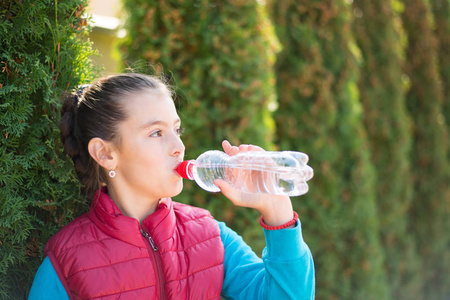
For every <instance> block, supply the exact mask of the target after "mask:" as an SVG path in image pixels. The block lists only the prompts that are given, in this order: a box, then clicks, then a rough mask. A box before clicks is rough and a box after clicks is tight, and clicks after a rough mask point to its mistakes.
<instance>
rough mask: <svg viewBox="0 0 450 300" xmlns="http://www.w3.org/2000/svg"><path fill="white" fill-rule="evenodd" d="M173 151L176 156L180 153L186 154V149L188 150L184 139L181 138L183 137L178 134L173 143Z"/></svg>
mask: <svg viewBox="0 0 450 300" xmlns="http://www.w3.org/2000/svg"><path fill="white" fill-rule="evenodd" d="M172 149H173V151H172V154H173V155H174V156H178V155H184V150H186V147H185V146H184V144H183V141H182V140H181V138H180V137H179V136H178V135H177V136H176V138H175V140H174V144H173V148H172Z"/></svg>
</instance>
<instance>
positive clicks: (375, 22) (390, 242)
mask: <svg viewBox="0 0 450 300" xmlns="http://www.w3.org/2000/svg"><path fill="white" fill-rule="evenodd" d="M353 9H354V11H355V15H356V17H355V20H354V23H353V25H354V33H355V37H356V40H357V44H358V47H359V49H360V50H361V63H360V74H361V76H360V79H359V83H358V87H359V91H360V98H361V103H362V104H363V109H364V124H365V128H366V129H367V132H368V139H369V142H370V148H371V151H372V161H373V162H374V164H375V166H376V174H377V178H376V182H375V185H376V190H375V192H376V199H377V206H378V210H379V220H380V232H381V237H382V245H383V248H384V250H385V252H386V262H385V270H386V273H387V276H388V279H389V287H390V289H391V297H392V299H405V300H409V299H419V297H420V294H421V288H422V285H423V283H422V279H423V276H422V275H421V273H420V259H419V257H418V255H417V251H416V249H415V247H414V245H415V240H414V235H412V234H411V233H410V232H409V230H408V223H409V219H408V217H409V216H408V214H407V212H408V210H409V208H410V207H411V200H412V179H411V165H410V157H409V154H410V151H411V132H410V126H411V119H410V117H409V115H408V112H407V109H406V100H405V93H406V91H405V88H404V84H403V81H402V75H403V70H402V67H403V63H404V59H403V55H404V54H403V47H402V40H403V39H402V36H401V34H400V26H401V23H400V22H399V21H400V20H399V16H398V15H397V14H396V12H395V11H394V9H393V8H392V6H391V3H390V2H389V1H383V0H373V1H364V0H355V1H353Z"/></svg>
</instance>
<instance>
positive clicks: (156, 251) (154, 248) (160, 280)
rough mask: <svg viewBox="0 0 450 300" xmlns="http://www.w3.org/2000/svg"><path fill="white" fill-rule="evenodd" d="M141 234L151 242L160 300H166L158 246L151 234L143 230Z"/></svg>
mask: <svg viewBox="0 0 450 300" xmlns="http://www.w3.org/2000/svg"><path fill="white" fill-rule="evenodd" d="M141 234H142V235H143V236H144V237H145V238H146V240H147V241H148V242H149V244H150V247H151V249H152V251H149V252H151V253H152V256H153V262H154V264H155V266H156V275H157V279H158V283H159V299H166V291H165V288H164V271H163V268H162V259H161V255H160V252H159V249H158V246H157V245H156V243H155V241H154V240H153V239H152V237H151V236H150V234H148V232H146V231H144V230H143V229H141Z"/></svg>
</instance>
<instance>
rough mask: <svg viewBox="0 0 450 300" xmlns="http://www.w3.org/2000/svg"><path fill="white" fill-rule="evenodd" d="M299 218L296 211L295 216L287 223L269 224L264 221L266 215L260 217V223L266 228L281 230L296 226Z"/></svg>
mask: <svg viewBox="0 0 450 300" xmlns="http://www.w3.org/2000/svg"><path fill="white" fill-rule="evenodd" d="M297 220H298V214H297V213H296V212H295V211H294V212H293V217H292V218H291V220H289V221H287V222H286V223H283V224H280V225H268V224H267V223H266V222H265V221H264V216H261V218H260V219H259V224H261V226H262V227H263V228H264V229H266V230H279V229H285V228H293V227H294V226H295V224H296V223H297Z"/></svg>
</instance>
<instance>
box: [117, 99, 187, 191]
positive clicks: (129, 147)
mask: <svg viewBox="0 0 450 300" xmlns="http://www.w3.org/2000/svg"><path fill="white" fill-rule="evenodd" d="M124 103H125V111H126V115H127V119H126V120H125V121H124V122H122V123H121V124H119V126H118V130H119V135H120V145H119V146H118V148H117V151H116V155H117V166H116V170H115V171H116V172H117V176H116V177H115V178H114V179H112V180H114V181H115V182H114V184H115V185H116V183H117V184H118V186H117V187H118V188H120V189H122V191H124V192H129V193H130V195H134V196H136V197H139V198H141V197H142V198H152V199H155V200H156V199H161V198H165V197H173V196H176V195H178V194H179V193H180V192H181V190H182V188H183V181H182V178H181V177H180V176H179V175H178V174H177V173H176V171H175V168H176V166H177V165H178V163H180V162H181V161H182V160H183V157H184V150H185V147H184V144H183V142H182V141H181V138H180V135H181V131H182V130H181V128H180V126H181V122H180V118H179V117H178V114H177V111H176V109H175V105H174V103H173V100H172V99H171V97H170V96H168V95H167V94H166V93H165V92H162V91H153V90H148V91H144V92H141V93H138V94H135V95H131V96H129V98H128V99H126V101H124Z"/></svg>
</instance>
